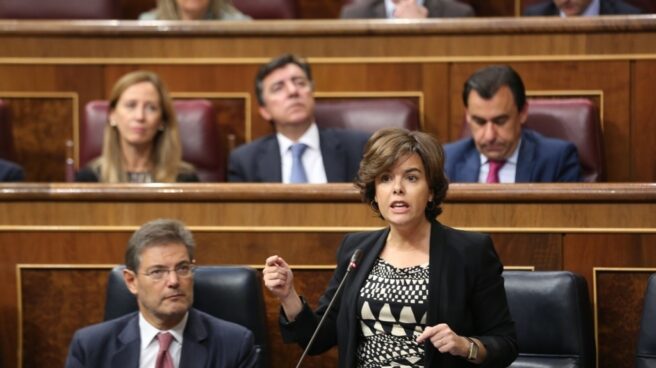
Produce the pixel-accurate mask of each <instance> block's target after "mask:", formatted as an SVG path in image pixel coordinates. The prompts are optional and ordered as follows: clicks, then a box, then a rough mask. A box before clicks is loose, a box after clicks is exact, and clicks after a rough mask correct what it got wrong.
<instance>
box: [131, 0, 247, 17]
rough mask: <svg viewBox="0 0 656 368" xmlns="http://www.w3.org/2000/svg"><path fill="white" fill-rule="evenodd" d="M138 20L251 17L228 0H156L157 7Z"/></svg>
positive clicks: (142, 14)
mask: <svg viewBox="0 0 656 368" xmlns="http://www.w3.org/2000/svg"><path fill="white" fill-rule="evenodd" d="M139 19H140V20H245V19H251V18H250V17H249V16H248V15H245V14H243V13H242V12H240V11H239V10H237V8H235V7H234V6H233V5H232V4H231V2H230V0H157V7H156V8H155V9H153V10H150V11H148V12H145V13H141V15H139Z"/></svg>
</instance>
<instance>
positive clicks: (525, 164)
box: [444, 65, 580, 183]
mask: <svg viewBox="0 0 656 368" xmlns="http://www.w3.org/2000/svg"><path fill="white" fill-rule="evenodd" d="M462 99H463V102H464V104H465V115H466V118H467V125H468V127H469V129H470V131H471V137H470V138H465V139H462V140H459V141H457V142H454V143H449V144H446V145H444V153H445V156H446V162H445V171H446V174H447V176H448V177H449V179H450V181H451V182H470V183H472V182H473V183H476V182H479V183H486V182H488V183H495V182H497V183H498V182H500V183H516V182H517V183H518V182H568V181H579V180H580V164H579V158H578V154H577V151H576V147H575V146H574V145H573V144H572V143H570V142H566V141H563V140H559V139H553V138H547V137H544V136H542V135H540V134H539V133H537V132H534V131H531V130H529V129H522V125H523V124H524V123H525V122H526V118H527V116H528V106H527V104H526V92H525V89H524V83H523V82H522V79H521V77H520V76H519V74H517V72H515V70H513V69H512V68H511V67H509V66H506V65H501V66H496V65H495V66H489V67H485V68H483V69H480V70H478V71H476V72H475V73H474V74H473V75H472V76H471V77H469V79H468V80H467V82H466V83H465V87H464V90H463V93H462Z"/></svg>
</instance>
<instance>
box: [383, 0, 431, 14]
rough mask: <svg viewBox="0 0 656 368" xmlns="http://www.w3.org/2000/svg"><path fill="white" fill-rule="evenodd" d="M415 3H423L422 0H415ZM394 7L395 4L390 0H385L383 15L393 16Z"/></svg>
mask: <svg viewBox="0 0 656 368" xmlns="http://www.w3.org/2000/svg"><path fill="white" fill-rule="evenodd" d="M417 4H419V5H424V0H417ZM394 9H396V5H394V2H393V1H392V0H385V15H386V16H387V18H394Z"/></svg>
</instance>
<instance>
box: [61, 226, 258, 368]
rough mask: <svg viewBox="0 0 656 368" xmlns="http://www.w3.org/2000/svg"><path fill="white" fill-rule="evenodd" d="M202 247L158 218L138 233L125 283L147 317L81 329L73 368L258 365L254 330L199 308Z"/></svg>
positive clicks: (75, 341) (71, 360)
mask: <svg viewBox="0 0 656 368" xmlns="http://www.w3.org/2000/svg"><path fill="white" fill-rule="evenodd" d="M194 249H195V243H194V240H193V238H192V236H191V233H190V232H189V230H187V229H186V228H185V226H184V225H183V224H182V223H180V222H178V221H174V220H155V221H151V222H149V223H147V224H145V225H143V226H142V227H141V228H140V229H139V230H137V231H136V232H135V233H134V234H133V235H132V237H131V238H130V241H129V242H128V248H127V250H126V253H125V264H126V268H125V271H124V273H123V277H124V279H125V283H126V284H127V286H128V289H129V290H130V291H131V292H132V293H133V294H135V295H136V297H137V302H138V304H139V311H138V312H134V313H131V314H128V315H126V316H123V317H119V318H117V319H114V320H111V321H107V322H103V323H100V324H96V325H93V326H89V327H85V328H83V329H80V330H78V331H77V332H76V333H75V336H73V341H72V342H71V346H70V350H69V353H68V358H67V359H66V367H67V368H77V367H89V368H91V367H93V368H103V367H106V368H110V367H122V368H128V367H134V368H136V367H148V368H151V367H154V368H184V367H194V368H196V367H206V368H209V367H213V368H246V367H255V366H256V360H257V355H256V350H255V348H254V338H253V334H252V333H251V331H249V330H248V329H246V328H245V327H242V326H239V325H236V324H234V323H231V322H228V321H224V320H221V319H218V318H215V317H212V316H210V315H208V314H205V313H203V312H201V311H198V310H196V309H194V308H192V307H191V305H192V303H193V300H194V294H193V292H194V281H193V271H194V267H195V266H194Z"/></svg>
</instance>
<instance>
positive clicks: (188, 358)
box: [180, 308, 223, 368]
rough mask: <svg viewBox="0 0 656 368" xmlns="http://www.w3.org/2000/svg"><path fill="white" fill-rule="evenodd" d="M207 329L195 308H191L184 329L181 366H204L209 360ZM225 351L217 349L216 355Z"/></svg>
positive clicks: (182, 367) (183, 367) (181, 367)
mask: <svg viewBox="0 0 656 368" xmlns="http://www.w3.org/2000/svg"><path fill="white" fill-rule="evenodd" d="M207 338H208V337H207V330H206V329H205V326H203V324H202V323H201V321H200V316H199V315H198V313H197V312H196V310H194V309H193V308H192V309H190V310H189V318H188V319H187V326H186V327H185V330H184V341H183V342H182V354H181V356H180V368H187V367H204V366H205V365H206V362H207V354H208V351H207V344H206V343H205V340H207ZM222 354H223V352H221V351H216V352H215V356H221V355H222Z"/></svg>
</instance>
